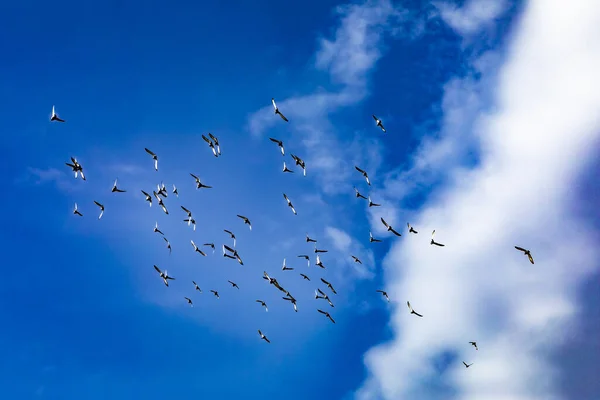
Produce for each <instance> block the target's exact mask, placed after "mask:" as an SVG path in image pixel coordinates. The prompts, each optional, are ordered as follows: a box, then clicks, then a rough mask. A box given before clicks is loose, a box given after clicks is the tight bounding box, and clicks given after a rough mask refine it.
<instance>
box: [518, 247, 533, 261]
mask: <svg viewBox="0 0 600 400" xmlns="http://www.w3.org/2000/svg"><path fill="white" fill-rule="evenodd" d="M515 249H517V250H519V251H522V252H523V253H524V254H525V255H526V256H527V257H529V262H530V263H532V264H533V263H534V262H533V256H532V255H531V251H529V250H526V249H524V248H522V247H519V246H515Z"/></svg>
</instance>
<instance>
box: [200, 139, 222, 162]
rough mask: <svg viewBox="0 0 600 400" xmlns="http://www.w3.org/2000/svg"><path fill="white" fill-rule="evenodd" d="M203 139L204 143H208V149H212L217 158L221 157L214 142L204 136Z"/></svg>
mask: <svg viewBox="0 0 600 400" xmlns="http://www.w3.org/2000/svg"><path fill="white" fill-rule="evenodd" d="M202 139H204V141H205V142H206V143H208V147H210V149H211V150H212V152H213V154H214V156H215V157H219V153H217V149H216V148H215V144H214V143H213V141H212V140H211V139H209V138H207V137H206V136H204V135H202Z"/></svg>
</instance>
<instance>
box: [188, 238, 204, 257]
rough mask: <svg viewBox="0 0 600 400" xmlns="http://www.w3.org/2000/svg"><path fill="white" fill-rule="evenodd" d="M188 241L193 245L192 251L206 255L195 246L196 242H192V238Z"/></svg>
mask: <svg viewBox="0 0 600 400" xmlns="http://www.w3.org/2000/svg"><path fill="white" fill-rule="evenodd" d="M190 242H191V243H192V246H194V251H195V252H196V253H200V254H201V255H203V256H204V257H206V253H205V252H203V251H202V250H200V248H198V246H196V243H194V241H193V240H190Z"/></svg>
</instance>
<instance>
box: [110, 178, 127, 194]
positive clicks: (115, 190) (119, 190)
mask: <svg viewBox="0 0 600 400" xmlns="http://www.w3.org/2000/svg"><path fill="white" fill-rule="evenodd" d="M111 192H113V193H115V192H118V193H125V192H126V190H122V189H119V188H118V187H117V180H116V179H115V183H113V187H112V190H111Z"/></svg>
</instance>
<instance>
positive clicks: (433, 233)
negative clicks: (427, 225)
mask: <svg viewBox="0 0 600 400" xmlns="http://www.w3.org/2000/svg"><path fill="white" fill-rule="evenodd" d="M434 237H435V229H434V230H433V232H431V242H429V244H435V245H436V246H440V247H444V246H445V244H441V243H438V242H436V241H435V240H433V238H434Z"/></svg>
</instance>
